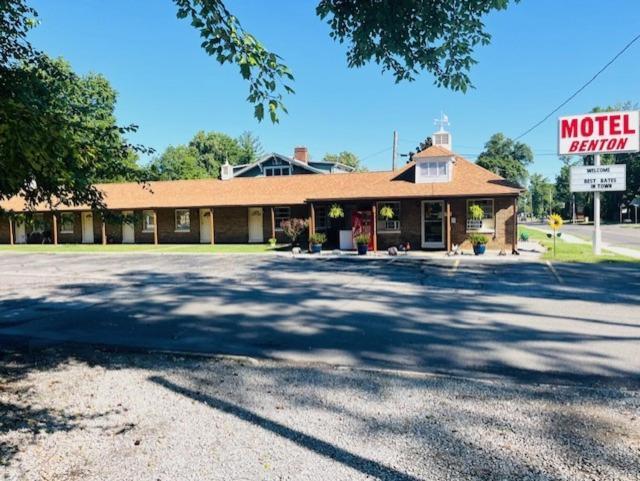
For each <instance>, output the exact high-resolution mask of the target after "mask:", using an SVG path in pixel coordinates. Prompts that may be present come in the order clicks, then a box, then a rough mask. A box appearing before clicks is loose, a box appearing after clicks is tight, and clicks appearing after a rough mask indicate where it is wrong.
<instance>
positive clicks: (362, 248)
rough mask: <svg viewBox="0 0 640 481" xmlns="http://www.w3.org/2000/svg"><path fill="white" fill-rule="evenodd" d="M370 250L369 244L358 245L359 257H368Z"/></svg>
mask: <svg viewBox="0 0 640 481" xmlns="http://www.w3.org/2000/svg"><path fill="white" fill-rule="evenodd" d="M368 250H369V246H368V245H367V244H358V255H359V256H366V255H367V251H368Z"/></svg>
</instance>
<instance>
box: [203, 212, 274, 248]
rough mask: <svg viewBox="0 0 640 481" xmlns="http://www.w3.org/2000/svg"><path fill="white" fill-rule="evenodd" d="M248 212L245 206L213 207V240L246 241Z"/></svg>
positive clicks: (221, 241)
mask: <svg viewBox="0 0 640 481" xmlns="http://www.w3.org/2000/svg"><path fill="white" fill-rule="evenodd" d="M248 212H249V210H248V209H247V208H246V207H218V208H215V209H214V210H213V218H214V224H213V225H214V231H215V242H216V243H220V244H242V243H246V242H248V240H249V217H248ZM265 241H266V239H265Z"/></svg>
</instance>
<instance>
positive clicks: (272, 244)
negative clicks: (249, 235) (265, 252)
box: [269, 237, 278, 249]
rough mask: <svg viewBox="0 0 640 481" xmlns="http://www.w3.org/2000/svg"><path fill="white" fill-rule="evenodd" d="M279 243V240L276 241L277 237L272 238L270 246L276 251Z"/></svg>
mask: <svg viewBox="0 0 640 481" xmlns="http://www.w3.org/2000/svg"><path fill="white" fill-rule="evenodd" d="M277 243H278V239H276V238H275V237H270V238H269V246H270V247H271V248H272V249H275V248H276V244H277Z"/></svg>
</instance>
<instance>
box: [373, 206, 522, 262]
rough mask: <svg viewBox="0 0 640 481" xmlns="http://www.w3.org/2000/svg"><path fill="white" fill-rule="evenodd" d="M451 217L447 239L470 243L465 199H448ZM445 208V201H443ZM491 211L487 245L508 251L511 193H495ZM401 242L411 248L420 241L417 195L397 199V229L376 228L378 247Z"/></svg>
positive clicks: (420, 223) (511, 209) (418, 244)
mask: <svg viewBox="0 0 640 481" xmlns="http://www.w3.org/2000/svg"><path fill="white" fill-rule="evenodd" d="M449 202H450V204H451V217H452V218H455V221H456V222H455V223H452V224H451V240H452V243H453V244H463V246H464V247H465V248H466V247H470V244H469V242H468V241H467V236H468V233H467V199H458V198H455V199H449ZM445 212H446V202H445ZM494 213H495V222H496V226H495V227H496V229H495V232H494V233H493V234H486V235H487V237H488V238H489V243H488V244H487V247H488V248H489V249H505V250H507V251H510V249H511V245H512V242H513V239H514V230H513V220H514V208H513V198H512V197H497V198H495V199H494ZM402 242H409V243H410V244H411V247H412V249H420V248H421V244H422V203H421V200H420V199H405V200H402V201H401V202H400V233H388V234H387V233H380V232H378V249H381V250H382V249H387V248H388V247H390V246H397V245H398V244H400V243H402ZM445 246H446V218H445Z"/></svg>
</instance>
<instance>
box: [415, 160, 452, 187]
mask: <svg viewBox="0 0 640 481" xmlns="http://www.w3.org/2000/svg"><path fill="white" fill-rule="evenodd" d="M450 179H451V162H450V161H449V160H448V159H445V160H420V161H419V162H418V163H417V164H416V182H424V183H429V182H448V181H449V180H450Z"/></svg>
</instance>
